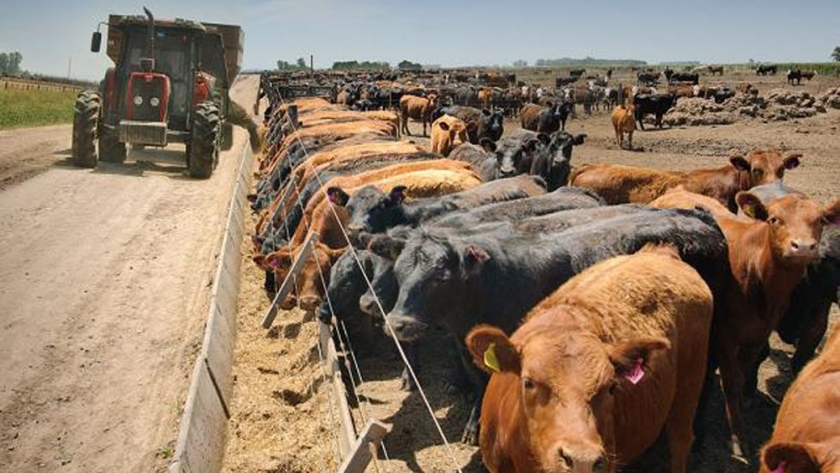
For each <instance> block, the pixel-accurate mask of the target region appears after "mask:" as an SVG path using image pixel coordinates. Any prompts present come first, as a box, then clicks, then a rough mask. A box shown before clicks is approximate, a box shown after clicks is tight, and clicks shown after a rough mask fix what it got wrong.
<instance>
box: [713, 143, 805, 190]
mask: <svg viewBox="0 0 840 473" xmlns="http://www.w3.org/2000/svg"><path fill="white" fill-rule="evenodd" d="M801 157H802V153H792V154H788V155H787V156H785V157H782V154H781V153H780V152H779V151H778V150H775V149H756V150H752V151H750V153H749V154H748V155H747V157H746V158H745V157H744V156H742V155H738V154H735V155H733V156H731V157H730V158H729V162H730V163H731V164H732V166H733V167H734V168H735V169H737V170H738V171H741V172H743V173H746V174H743V175H742V176H741V179H740V187H741V190H748V189H750V188H752V187H756V186H760V185H762V184H768V183H771V182H776V181H781V180H782V179H784V177H785V171H786V170H791V169H795V168H796V167H798V166H799V163H800V161H799V159H800V158H801Z"/></svg>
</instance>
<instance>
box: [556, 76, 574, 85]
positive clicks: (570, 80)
mask: <svg viewBox="0 0 840 473" xmlns="http://www.w3.org/2000/svg"><path fill="white" fill-rule="evenodd" d="M578 79H579V77H561V76H557V78H555V79H554V87H558V88H559V87H565V86H567V85H569V84H574V83H575V82H576V81H577V80H578Z"/></svg>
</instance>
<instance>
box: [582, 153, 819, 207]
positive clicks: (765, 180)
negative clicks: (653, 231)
mask: <svg viewBox="0 0 840 473" xmlns="http://www.w3.org/2000/svg"><path fill="white" fill-rule="evenodd" d="M801 157H802V155H801V154H799V153H795V154H789V155H787V156H785V157H782V155H781V153H780V152H779V151H777V150H773V149H768V150H753V151H750V152H749V153H748V154H747V156H746V157H743V156H732V157H731V158H730V159H729V162H730V164H729V165H727V166H723V167H720V168H713V169H697V170H694V171H685V172H676V171H656V170H653V169H646V168H639V167H633V166H621V165H612V164H593V165H583V166H581V167H579V168H578V169H576V170H575V171H574V172H573V173H572V175H571V176H570V178H569V185H570V186H576V187H586V188H588V189H592V190H593V191H595V192H597V193H598V194H599V195H601V197H603V198H604V200H606V201H607V203H608V204H610V205H614V204H624V203H629V202H633V203H639V204H647V203H649V202H651V201H652V200H654V199H656V198H657V197H659V196H661V195H662V194H664V193H665V192H667V191H668V190H669V189H673V188H675V187H677V186H682V187H683V188H684V189H686V190H688V191H691V192H696V193H698V194H703V195H707V196H709V197H713V198H715V199H717V200H719V201H720V202H722V203H723V204H724V205H727V206H728V207H729V209H730V210H731V211H733V212H734V211H736V210H737V208H738V207H737V205H736V204H735V194H736V193H738V191H741V190H747V189H750V188H752V187H755V186H760V185H762V184H769V183H771V182H776V181H781V180H782V178H783V177H784V174H785V170H789V169H794V168H796V167H797V166H799V158H801Z"/></svg>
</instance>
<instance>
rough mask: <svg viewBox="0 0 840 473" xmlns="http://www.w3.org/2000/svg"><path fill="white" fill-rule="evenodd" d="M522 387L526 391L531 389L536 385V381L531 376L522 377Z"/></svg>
mask: <svg viewBox="0 0 840 473" xmlns="http://www.w3.org/2000/svg"><path fill="white" fill-rule="evenodd" d="M522 387H524V388H525V389H527V390H528V391H531V390H533V389H534V388H536V387H537V385H536V383H534V381H533V380H532V379H531V378H523V379H522Z"/></svg>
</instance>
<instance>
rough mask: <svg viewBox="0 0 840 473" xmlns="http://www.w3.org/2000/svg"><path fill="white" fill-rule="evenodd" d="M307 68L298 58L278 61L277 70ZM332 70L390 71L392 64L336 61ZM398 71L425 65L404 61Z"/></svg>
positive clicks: (420, 67) (303, 61)
mask: <svg viewBox="0 0 840 473" xmlns="http://www.w3.org/2000/svg"><path fill="white" fill-rule="evenodd" d="M307 68H308V66H307V64H306V60H305V59H304V58H302V57H301V58H298V60H297V61H295V62H294V63H291V62H288V61H284V60H282V59H281V60H278V61H277V69H278V70H281V71H300V70H305V69H307ZM331 69H332V70H334V71H349V70H354V71H360V70H361V71H381V70H390V69H391V64H389V63H388V62H386V61H361V62H360V61H356V60H353V61H336V62H334V63H333V65H332V68H331ZM397 69H400V70H403V71H416V70H421V69H423V65H422V64H420V63H418V62H411V61H408V60H404V61H400V63H399V64H397Z"/></svg>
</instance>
